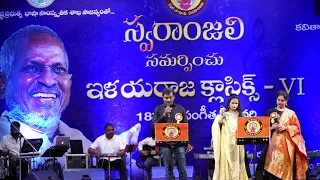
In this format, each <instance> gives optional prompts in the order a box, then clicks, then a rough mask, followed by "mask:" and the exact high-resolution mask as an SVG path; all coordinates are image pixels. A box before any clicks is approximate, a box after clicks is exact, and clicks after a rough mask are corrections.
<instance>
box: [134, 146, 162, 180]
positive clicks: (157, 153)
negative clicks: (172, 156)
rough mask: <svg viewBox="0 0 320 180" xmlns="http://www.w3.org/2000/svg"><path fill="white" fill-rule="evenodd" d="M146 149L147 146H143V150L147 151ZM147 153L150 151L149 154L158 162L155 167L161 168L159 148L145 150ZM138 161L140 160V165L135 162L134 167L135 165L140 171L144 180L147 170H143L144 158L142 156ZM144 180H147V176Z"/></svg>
mask: <svg viewBox="0 0 320 180" xmlns="http://www.w3.org/2000/svg"><path fill="white" fill-rule="evenodd" d="M148 147H149V146H147V145H144V146H143V149H148ZM147 151H150V154H154V155H155V156H154V158H155V159H157V160H158V165H157V166H161V165H162V164H163V162H162V156H161V154H159V152H160V147H156V150H147ZM140 160H141V162H142V163H139V162H138V161H136V165H137V167H138V168H139V169H141V170H142V178H143V179H145V171H147V170H146V169H145V166H144V162H145V161H146V158H145V157H144V156H140ZM151 171H152V170H151ZM146 179H149V178H148V175H147V178H146Z"/></svg>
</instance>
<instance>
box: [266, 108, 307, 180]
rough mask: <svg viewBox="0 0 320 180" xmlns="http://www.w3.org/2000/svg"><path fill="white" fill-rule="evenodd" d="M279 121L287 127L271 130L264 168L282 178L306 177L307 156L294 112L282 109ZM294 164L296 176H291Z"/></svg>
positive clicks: (285, 179) (289, 179)
mask: <svg viewBox="0 0 320 180" xmlns="http://www.w3.org/2000/svg"><path fill="white" fill-rule="evenodd" d="M279 123H280V124H282V125H284V126H287V127H288V129H287V130H285V131H283V132H278V133H277V132H276V131H274V132H273V134H272V137H271V141H270V144H269V147H268V151H267V154H266V158H265V164H264V169H265V170H266V171H267V172H269V173H270V174H272V175H274V176H276V177H278V178H280V179H283V180H292V179H294V178H295V179H306V171H307V169H308V157H307V153H306V147H305V141H304V139H303V137H302V135H301V128H300V123H299V120H298V118H297V116H296V114H295V112H294V111H292V110H290V109H287V108H286V109H284V111H283V113H282V115H281V117H280V120H279ZM294 164H296V167H295V168H296V173H295V176H296V177H293V176H294V175H293V174H294V173H293V169H294V167H293V166H294Z"/></svg>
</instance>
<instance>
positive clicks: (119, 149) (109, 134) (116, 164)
mask: <svg viewBox="0 0 320 180" xmlns="http://www.w3.org/2000/svg"><path fill="white" fill-rule="evenodd" d="M104 131H105V134H104V135H102V136H100V137H98V138H97V139H96V140H95V141H94V142H93V144H91V146H90V147H89V149H88V152H89V153H90V154H95V155H96V156H98V157H101V156H102V155H107V154H118V155H119V156H118V157H110V166H111V167H113V168H115V169H117V170H119V171H120V179H121V180H126V179H127V172H126V166H125V163H124V162H123V160H122V158H121V156H125V145H124V144H123V142H122V139H121V137H120V136H118V135H115V134H114V126H113V125H112V124H110V123H108V124H106V125H105V127H104ZM98 148H99V149H100V152H99V151H98V150H97V149H98ZM108 163H109V162H108V158H107V157H105V156H103V157H101V159H100V160H99V162H98V167H99V168H104V169H105V170H108V165H109V164H108Z"/></svg>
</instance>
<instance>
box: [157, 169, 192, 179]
mask: <svg viewBox="0 0 320 180" xmlns="http://www.w3.org/2000/svg"><path fill="white" fill-rule="evenodd" d="M186 170H187V179H188V180H191V179H194V178H193V175H194V171H193V166H187V167H186ZM151 174H152V178H151V179H152V180H165V176H166V170H165V167H164V166H154V167H152V173H151ZM173 174H174V177H175V179H176V180H179V171H178V169H177V166H174V167H173Z"/></svg>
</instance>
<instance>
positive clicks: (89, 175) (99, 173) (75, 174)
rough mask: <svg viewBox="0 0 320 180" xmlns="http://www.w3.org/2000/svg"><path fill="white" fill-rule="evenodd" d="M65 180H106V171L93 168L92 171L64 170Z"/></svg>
mask: <svg viewBox="0 0 320 180" xmlns="http://www.w3.org/2000/svg"><path fill="white" fill-rule="evenodd" d="M63 178H64V180H77V179H79V180H82V179H91V180H105V172H104V169H100V168H92V169H64V170H63Z"/></svg>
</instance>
